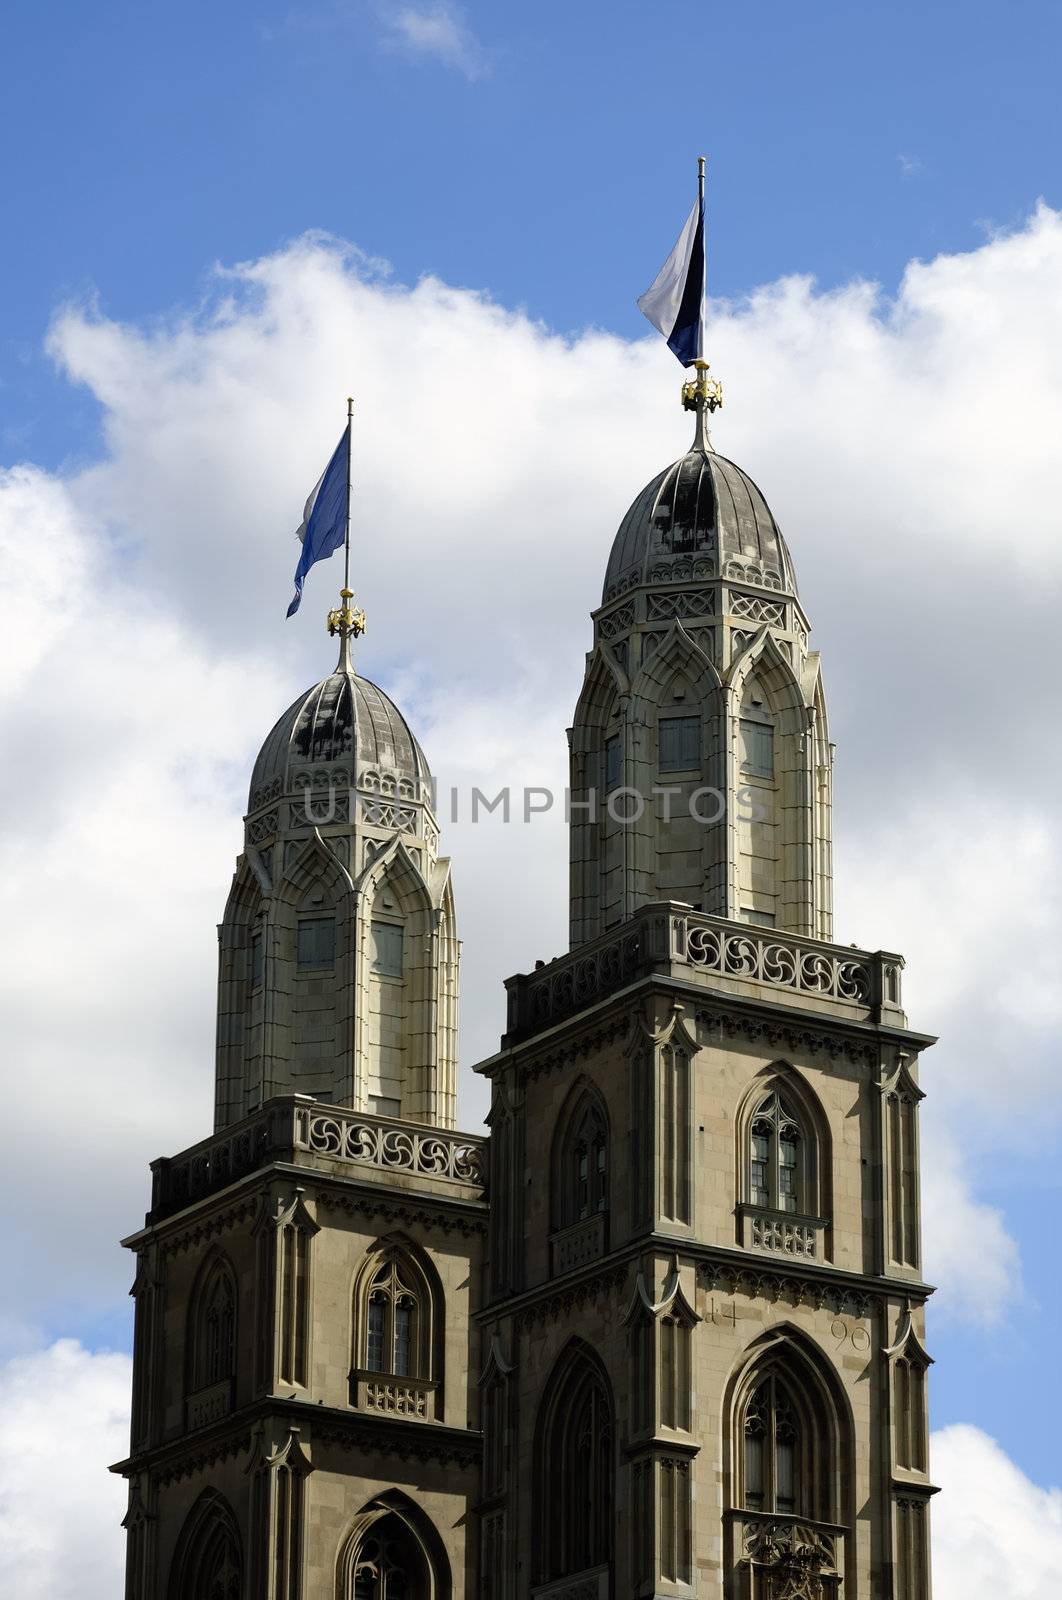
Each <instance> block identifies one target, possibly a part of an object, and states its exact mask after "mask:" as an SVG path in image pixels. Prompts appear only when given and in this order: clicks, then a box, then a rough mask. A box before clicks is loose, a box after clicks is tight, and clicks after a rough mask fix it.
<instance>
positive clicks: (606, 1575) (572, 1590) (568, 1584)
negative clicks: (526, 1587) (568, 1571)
mask: <svg viewBox="0 0 1062 1600" xmlns="http://www.w3.org/2000/svg"><path fill="white" fill-rule="evenodd" d="M609 1579H610V1569H609V1568H608V1567H590V1568H589V1569H587V1570H586V1571H584V1572H575V1573H572V1575H571V1576H570V1577H567V1578H560V1579H558V1581H557V1582H556V1583H546V1584H543V1585H542V1586H541V1587H540V1588H537V1589H532V1590H531V1600H608V1596H609V1593H610V1589H611V1584H610V1581H609Z"/></svg>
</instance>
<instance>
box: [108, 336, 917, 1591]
mask: <svg viewBox="0 0 1062 1600" xmlns="http://www.w3.org/2000/svg"><path fill="white" fill-rule="evenodd" d="M718 402H719V392H718V388H717V386H716V385H715V383H714V380H712V379H710V378H709V376H708V372H707V368H706V365H705V364H704V363H703V362H698V363H697V367H696V376H695V378H694V380H693V381H692V382H690V383H688V384H687V385H686V386H685V388H684V403H685V405H686V408H687V410H689V411H690V412H691V413H692V418H693V422H694V427H695V436H694V439H693V443H692V445H691V447H690V449H689V450H688V452H687V453H686V454H685V455H684V456H682V457H681V458H680V459H679V460H678V461H676V462H674V463H673V464H672V465H671V466H668V467H666V468H665V469H664V471H662V472H661V473H659V474H658V475H657V476H656V477H655V478H654V479H653V480H652V482H651V483H649V484H648V485H647V486H646V487H645V488H644V489H642V490H641V492H640V493H639V494H638V495H637V496H636V498H635V499H634V501H633V504H632V505H631V507H630V510H629V511H628V512H627V514H626V516H625V517H624V518H623V520H622V522H621V524H620V527H619V531H618V532H617V534H616V536H615V539H614V541H613V543H612V548H611V553H610V554H609V555H608V558H607V563H606V564H605V572H604V585H603V592H602V595H601V601H600V604H599V605H598V606H597V607H596V608H595V609H594V610H593V612H592V620H593V648H592V650H591V651H590V653H589V655H588V656H587V658H586V670H585V676H584V678H583V683H582V688H581V690H580V691H579V693H578V700H577V703H576V706H575V713H574V719H573V724H572V727H571V729H570V730H569V743H570V760H571V778H570V787H571V794H570V812H571V818H572V820H571V828H570V852H571V879H570V929H571V938H570V948H569V950H568V951H567V952H566V953H563V954H561V955H558V956H557V957H556V959H554V960H551V961H549V962H546V963H541V962H539V963H537V964H535V965H534V967H533V970H530V971H528V972H526V973H521V974H518V975H516V976H514V977H511V978H509V979H508V981H507V983H506V991H507V1015H506V1017H505V1032H504V1033H503V1034H502V1036H501V1042H500V1045H499V1048H498V1051H497V1053H496V1054H495V1055H493V1056H491V1057H490V1058H489V1059H488V1060H486V1061H483V1062H480V1063H479V1065H478V1066H477V1067H476V1069H475V1070H476V1071H478V1072H479V1073H481V1074H482V1075H483V1076H484V1078H485V1079H486V1080H488V1082H489V1085H490V1096H491V1109H490V1115H489V1118H488V1127H489V1131H488V1133H487V1134H486V1135H482V1134H473V1133H462V1132H460V1131H458V1129H457V1126H456V1119H457V1071H458V1062H457V1007H458V966H459V955H460V946H459V942H458V935H457V920H456V913H455V889H454V883H453V881H452V878H451V870H450V861H449V860H448V858H447V857H446V856H445V855H443V854H441V853H440V848H441V845H440V832H439V823H438V818H437V816H436V814H435V810H434V807H433V785H432V777H431V771H430V769H429V766H428V761H427V758H426V756H425V754H424V752H423V750H422V749H421V747H420V745H419V744H418V742H417V739H416V737H415V735H414V733H413V731H412V730H411V729H410V727H409V725H408V723H407V722H406V720H405V718H404V717H403V715H402V713H401V712H400V711H399V710H398V708H397V707H396V706H395V705H394V704H393V702H392V701H391V700H390V699H389V698H388V696H387V695H386V694H384V692H383V691H382V690H381V689H379V688H377V687H376V686H375V685H374V684H373V683H371V682H369V680H368V679H367V678H364V677H362V676H361V674H360V672H359V671H358V670H357V664H356V661H355V651H356V648H357V646H356V643H355V637H354V636H355V635H356V634H357V632H358V631H359V627H358V616H357V614H356V613H354V612H353V611H352V610H351V609H350V597H349V594H348V593H347V592H346V591H344V594H345V600H344V605H343V607H342V608H341V610H340V611H339V612H337V613H333V621H334V627H335V629H336V631H337V632H338V635H339V659H338V662H337V665H336V669H335V671H334V672H332V673H331V674H330V675H329V676H328V677H326V678H324V679H323V680H322V681H321V682H320V683H318V684H315V685H314V687H313V688H311V689H309V690H307V691H306V692H305V693H303V694H300V695H299V696H298V698H297V699H296V700H295V701H294V703H293V704H292V705H291V706H290V707H289V708H288V710H287V711H285V712H284V714H283V716H282V717H281V718H280V720H279V721H278V722H277V723H276V726H275V727H274V728H273V729H272V731H271V732H270V733H269V734H268V735H267V737H266V739H265V742H264V744H263V745H262V748H261V752H260V754H259V756H258V759H257V761H256V762H255V765H254V770H253V772H252V774H251V779H250V792H249V797H248V803H247V816H246V822H245V831H244V842H243V850H242V853H241V854H240V856H239V857H238V859H237V862H236V870H235V874H234V876H233V880H232V887H231V890H230V892H229V897H228V902H227V905H226V907H225V913H224V918H223V921H222V923H221V925H220V928H219V977H218V1018H217V1063H216V1090H215V1113H214V1128H213V1131H212V1132H211V1133H209V1134H208V1135H207V1136H206V1137H205V1138H203V1139H202V1140H201V1141H200V1143H198V1144H196V1145H194V1146H193V1147H192V1148H191V1149H187V1150H183V1151H180V1152H179V1153H177V1154H174V1155H170V1156H166V1157H163V1158H161V1159H159V1160H157V1161H155V1162H154V1163H153V1165H152V1192H151V1206H150V1210H149V1211H148V1213H147V1218H146V1221H145V1225H144V1226H143V1228H141V1229H140V1230H139V1231H138V1232H136V1233H134V1234H132V1235H131V1236H130V1237H129V1238H128V1239H126V1240H125V1241H124V1243H125V1244H126V1246H127V1247H128V1248H129V1250H130V1251H131V1252H132V1254H133V1256H134V1257H135V1262H136V1270H135V1281H134V1284H133V1289H132V1294H133V1296H134V1299H135V1307H136V1318H135V1346H134V1375H133V1387H134V1393H133V1408H132V1438H131V1444H130V1453H129V1457H128V1459H127V1460H126V1461H124V1462H122V1463H121V1464H120V1466H119V1467H117V1468H116V1469H115V1470H116V1471H120V1472H121V1473H123V1474H124V1475H125V1477H126V1478H127V1480H128V1485H129V1503H128V1513H127V1516H126V1519H125V1528H126V1530H127V1537H128V1564H127V1579H126V1590H125V1593H126V1600H665V1597H666V1600H685V1597H697V1600H929V1595H930V1579H929V1528H928V1523H929V1503H930V1499H931V1497H932V1495H933V1493H934V1489H933V1487H932V1485H931V1482H930V1479H929V1477H928V1459H927V1451H928V1427H927V1406H926V1378H927V1369H928V1367H929V1364H930V1357H929V1355H928V1353H927V1350H926V1344H925V1335H924V1307H925V1302H926V1299H927V1297H928V1295H929V1293H930V1289H929V1287H928V1285H927V1284H926V1283H925V1282H924V1281H923V1278H922V1271H921V1254H920V1219H919V1212H920V1200H919V1156H918V1120H919V1104H920V1102H921V1100H922V1090H921V1088H920V1087H919V1057H920V1054H921V1052H922V1050H923V1049H925V1048H926V1047H927V1046H929V1045H930V1044H931V1043H932V1042H933V1041H932V1039H931V1038H930V1037H928V1036H927V1035H924V1034H919V1033H914V1032H912V1031H911V1030H910V1029H909V1028H908V1026H907V1021H906V1017H905V1014H904V1011H903V1009H902V1000H901V976H902V970H903V959H902V957H901V956H899V955H896V954H893V953H891V952H889V951H882V950H876V951H874V950H864V949H861V948H858V947H857V946H855V945H852V944H848V943H845V944H838V943H835V942H834V936H833V919H832V906H831V898H832V865H831V776H832V761H833V747H832V746H831V743H830V738H829V731H828V726H827V717H826V699H825V691H824V683H823V673H822V669H821V665H820V661H819V656H818V654H817V653H816V652H815V651H814V650H812V649H811V647H810V639H809V622H808V617H807V614H806V612H805V610H804V606H803V602H802V600H801V598H800V595H799V593H798V589H797V583H796V575H795V571H794V566H793V561H792V558H791V556H790V553H789V550H788V548H787V545H786V543H785V540H784V539H783V537H782V534H781V531H780V529H779V526H778V524H777V522H776V521H775V518H774V516H773V514H772V512H771V510H770V509H769V507H768V505H767V502H766V500H765V499H764V496H763V494H762V493H761V491H760V490H759V488H758V487H757V486H756V484H755V483H754V482H753V481H752V479H751V478H750V477H749V476H748V475H747V474H746V473H745V472H744V471H743V470H742V469H741V468H740V467H737V466H735V465H734V463H733V462H731V461H728V460H727V459H725V457H723V456H721V455H719V454H717V453H716V451H715V450H714V448H713V446H712V443H711V440H710V438H709V432H708V423H709V414H710V412H712V411H713V410H714V409H715V407H716V405H717V404H718ZM604 553H605V552H604V549H603V550H602V555H603V556H604ZM572 687H573V692H574V690H575V688H576V685H574V684H573V686H572ZM558 734H559V730H558Z"/></svg>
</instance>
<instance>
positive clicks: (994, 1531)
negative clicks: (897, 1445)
mask: <svg viewBox="0 0 1062 1600" xmlns="http://www.w3.org/2000/svg"><path fill="white" fill-rule="evenodd" d="M931 1454H932V1466H933V1474H934V1476H935V1478H936V1479H937V1481H938V1482H939V1483H940V1484H941V1485H942V1487H943V1493H942V1494H940V1495H939V1496H938V1497H937V1498H936V1499H935V1500H934V1502H933V1595H934V1600H969V1596H970V1595H991V1597H992V1600H1041V1597H1042V1596H1044V1595H1049V1594H1054V1593H1057V1591H1058V1574H1059V1572H1060V1571H1062V1490H1059V1489H1041V1488H1040V1487H1039V1486H1038V1485H1037V1484H1035V1483H1032V1482H1030V1480H1029V1479H1028V1478H1027V1477H1026V1476H1025V1475H1024V1473H1022V1472H1021V1471H1019V1469H1018V1468H1017V1467H1016V1466H1015V1465H1014V1463H1013V1462H1012V1461H1011V1460H1010V1458H1009V1457H1008V1456H1007V1455H1006V1454H1005V1453H1004V1451H1003V1450H1001V1449H1000V1447H999V1445H998V1444H996V1442H995V1441H994V1440H993V1439H990V1438H989V1437H988V1436H987V1434H984V1433H982V1432H981V1430H980V1429H979V1428H971V1427H967V1426H963V1425H958V1426H956V1427H951V1428H944V1429H942V1430H941V1431H940V1432H939V1433H935V1434H934V1435H933V1439H932V1451H931Z"/></svg>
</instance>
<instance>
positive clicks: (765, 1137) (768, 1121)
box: [749, 1091, 810, 1214]
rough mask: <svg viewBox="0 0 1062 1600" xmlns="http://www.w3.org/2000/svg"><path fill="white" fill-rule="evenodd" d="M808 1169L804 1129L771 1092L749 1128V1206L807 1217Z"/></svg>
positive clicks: (782, 1102)
mask: <svg viewBox="0 0 1062 1600" xmlns="http://www.w3.org/2000/svg"><path fill="white" fill-rule="evenodd" d="M807 1169H808V1157H807V1139H806V1136H805V1133H804V1129H803V1128H802V1126H801V1124H800V1122H799V1121H798V1119H797V1117H796V1116H795V1114H794V1112H793V1110H792V1108H791V1107H790V1105H789V1104H788V1103H787V1102H786V1101H785V1100H784V1099H783V1097H782V1095H781V1094H779V1093H778V1092H777V1091H773V1092H772V1093H771V1094H769V1095H768V1096H767V1097H766V1099H765V1100H763V1101H761V1103H760V1104H759V1106H758V1107H757V1108H756V1112H755V1114H754V1116H753V1118H752V1123H751V1126H750V1129H749V1203H750V1204H751V1205H754V1206H761V1207H763V1208H764V1209H765V1210H771V1211H786V1212H790V1213H793V1214H796V1213H798V1212H799V1213H802V1214H806V1213H807V1212H808V1211H809V1209H810V1207H809V1199H810V1196H809V1194H808V1189H809V1184H808V1170H807Z"/></svg>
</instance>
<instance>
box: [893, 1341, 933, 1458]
mask: <svg viewBox="0 0 1062 1600" xmlns="http://www.w3.org/2000/svg"><path fill="white" fill-rule="evenodd" d="M894 1393H895V1406H896V1465H897V1466H898V1467H905V1468H906V1469H907V1470H908V1471H909V1472H924V1471H925V1470H926V1369H925V1366H924V1365H923V1363H922V1362H921V1361H919V1360H917V1359H915V1358H912V1357H909V1356H901V1357H900V1358H899V1360H898V1361H897V1362H896V1369H895V1383H894Z"/></svg>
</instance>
